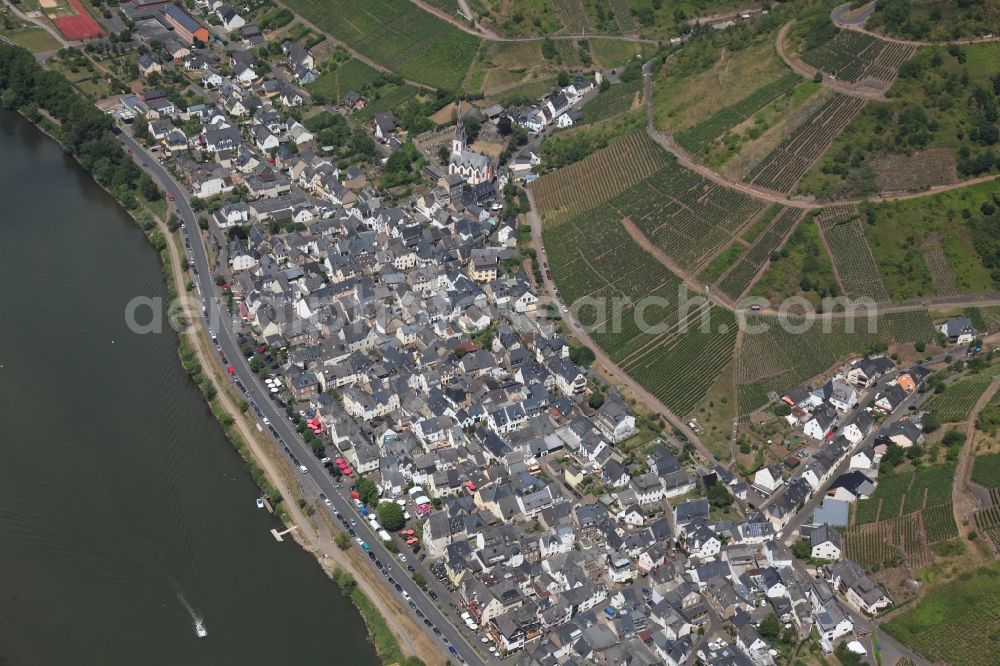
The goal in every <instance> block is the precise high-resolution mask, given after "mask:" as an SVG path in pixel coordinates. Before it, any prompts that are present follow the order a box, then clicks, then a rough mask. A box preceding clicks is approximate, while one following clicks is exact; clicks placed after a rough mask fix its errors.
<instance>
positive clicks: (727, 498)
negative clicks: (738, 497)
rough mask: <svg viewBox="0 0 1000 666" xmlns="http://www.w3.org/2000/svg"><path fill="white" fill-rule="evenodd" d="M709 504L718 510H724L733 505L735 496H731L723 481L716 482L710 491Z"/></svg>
mask: <svg viewBox="0 0 1000 666" xmlns="http://www.w3.org/2000/svg"><path fill="white" fill-rule="evenodd" d="M708 503H709V504H711V505H712V506H714V507H716V508H718V509H723V508H725V507H727V506H729V505H730V504H732V503H733V496H732V495H730V494H729V491H728V490H726V487H725V486H724V485H722V482H721V481H716V482H715V483H714V484H713V485H712V487H711V488H709V489H708Z"/></svg>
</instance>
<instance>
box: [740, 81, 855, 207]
mask: <svg viewBox="0 0 1000 666" xmlns="http://www.w3.org/2000/svg"><path fill="white" fill-rule="evenodd" d="M864 105H865V103H864V101H863V100H860V99H858V98H856V97H849V96H847V95H841V94H839V93H834V94H833V95H832V96H831V97H830V99H828V100H827V101H826V102H825V103H824V104H823V105H821V106H820V107H819V108H818V109H817V110H816V111H815V112H814V113H813V114H812V115H811V116H809V117H808V118H806V120H805V121H804V122H803V123H802V124H800V125H799V126H798V127H796V128H795V130H793V131H792V133H791V134H789V135H788V137H786V138H785V139H784V140H783V141H782V142H781V143H780V144H778V147H777V148H775V149H774V150H773V151H771V153H769V154H768V155H767V156H766V157H765V158H764V159H762V160H761V161H760V162H758V163H757V164H756V165H755V166H754V167H753V168H752V169H750V171H749V172H748V173H747V175H746V177H745V179H744V180H746V181H747V182H748V183H753V184H755V185H759V186H761V187H766V188H768V189H771V190H774V191H776V192H782V193H788V192H791V190H792V188H794V187H795V184H796V183H798V182H799V180H800V179H801V178H802V176H804V175H805V174H806V172H807V171H808V170H809V168H810V167H811V166H812V165H813V163H814V162H815V161H816V160H818V159H819V158H820V157H821V156H822V155H823V153H825V152H826V151H827V149H828V148H829V147H830V144H831V143H833V140H834V139H835V138H836V137H837V136H838V135H840V132H841V131H842V130H843V129H844V127H846V126H847V124H848V123H849V122H851V120H853V119H854V117H855V116H856V115H858V113H860V112H861V109H862V108H864Z"/></svg>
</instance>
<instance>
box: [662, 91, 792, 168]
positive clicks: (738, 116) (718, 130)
mask: <svg viewBox="0 0 1000 666" xmlns="http://www.w3.org/2000/svg"><path fill="white" fill-rule="evenodd" d="M801 80H802V79H801V78H800V77H799V75H798V74H796V73H795V72H788V73H786V74H785V75H784V76H782V77H780V78H778V79H775V80H773V81H770V82H768V83H765V84H764V85H762V86H760V87H759V88H757V89H755V90H754V91H753V92H751V93H750V94H749V95H747V96H746V97H744V98H743V99H741V100H739V101H738V102H736V103H734V104H731V105H729V106H727V107H725V108H722V109H719V110H718V111H716V112H715V113H713V114H712V115H710V116H709V117H707V118H705V119H704V120H702V121H701V122H699V123H698V124H697V125H694V126H692V127H689V128H688V129H686V130H684V131H682V132H678V133H677V135H676V139H677V142H678V143H679V144H681V145H682V146H684V147H685V148H687V149H688V150H689V151H691V152H692V153H697V152H700V151H702V150H704V149H705V148H706V147H707V146H708V145H709V144H710V143H711V142H712V141H714V140H715V139H717V138H718V137H720V136H722V135H723V134H724V133H725V132H727V131H728V130H729V129H731V128H733V127H735V126H736V125H738V124H740V123H742V122H743V121H744V120H746V119H747V118H749V117H751V116H752V115H753V114H755V113H757V112H758V111H759V110H761V109H762V108H764V107H765V106H767V105H768V104H770V103H771V102H773V101H774V100H775V99H777V98H778V97H781V96H782V95H785V94H787V93H788V92H790V91H791V89H792V88H793V87H795V85H796V84H797V83H799V82H800V81H801Z"/></svg>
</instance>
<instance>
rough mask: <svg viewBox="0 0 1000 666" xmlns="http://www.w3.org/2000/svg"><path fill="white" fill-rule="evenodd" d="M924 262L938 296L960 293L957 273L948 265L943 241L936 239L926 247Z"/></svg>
mask: <svg viewBox="0 0 1000 666" xmlns="http://www.w3.org/2000/svg"><path fill="white" fill-rule="evenodd" d="M924 263H926V264H927V270H929V271H930V273H931V280H933V282H934V291H935V293H937V295H938V296H957V295H958V294H959V289H958V283H957V282H956V281H955V274H954V273H952V271H951V266H949V265H948V258H947V257H945V254H944V250H943V249H942V248H941V242H940V241H939V240H937V239H934V241H933V242H929V243H928V246H927V247H926V248H924Z"/></svg>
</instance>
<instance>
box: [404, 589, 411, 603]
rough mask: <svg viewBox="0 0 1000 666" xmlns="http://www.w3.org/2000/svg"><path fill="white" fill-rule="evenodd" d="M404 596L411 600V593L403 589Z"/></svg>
mask: <svg viewBox="0 0 1000 666" xmlns="http://www.w3.org/2000/svg"><path fill="white" fill-rule="evenodd" d="M403 598H404V599H406V600H407V601H409V600H410V593H409V592H407V591H406V590H403Z"/></svg>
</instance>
